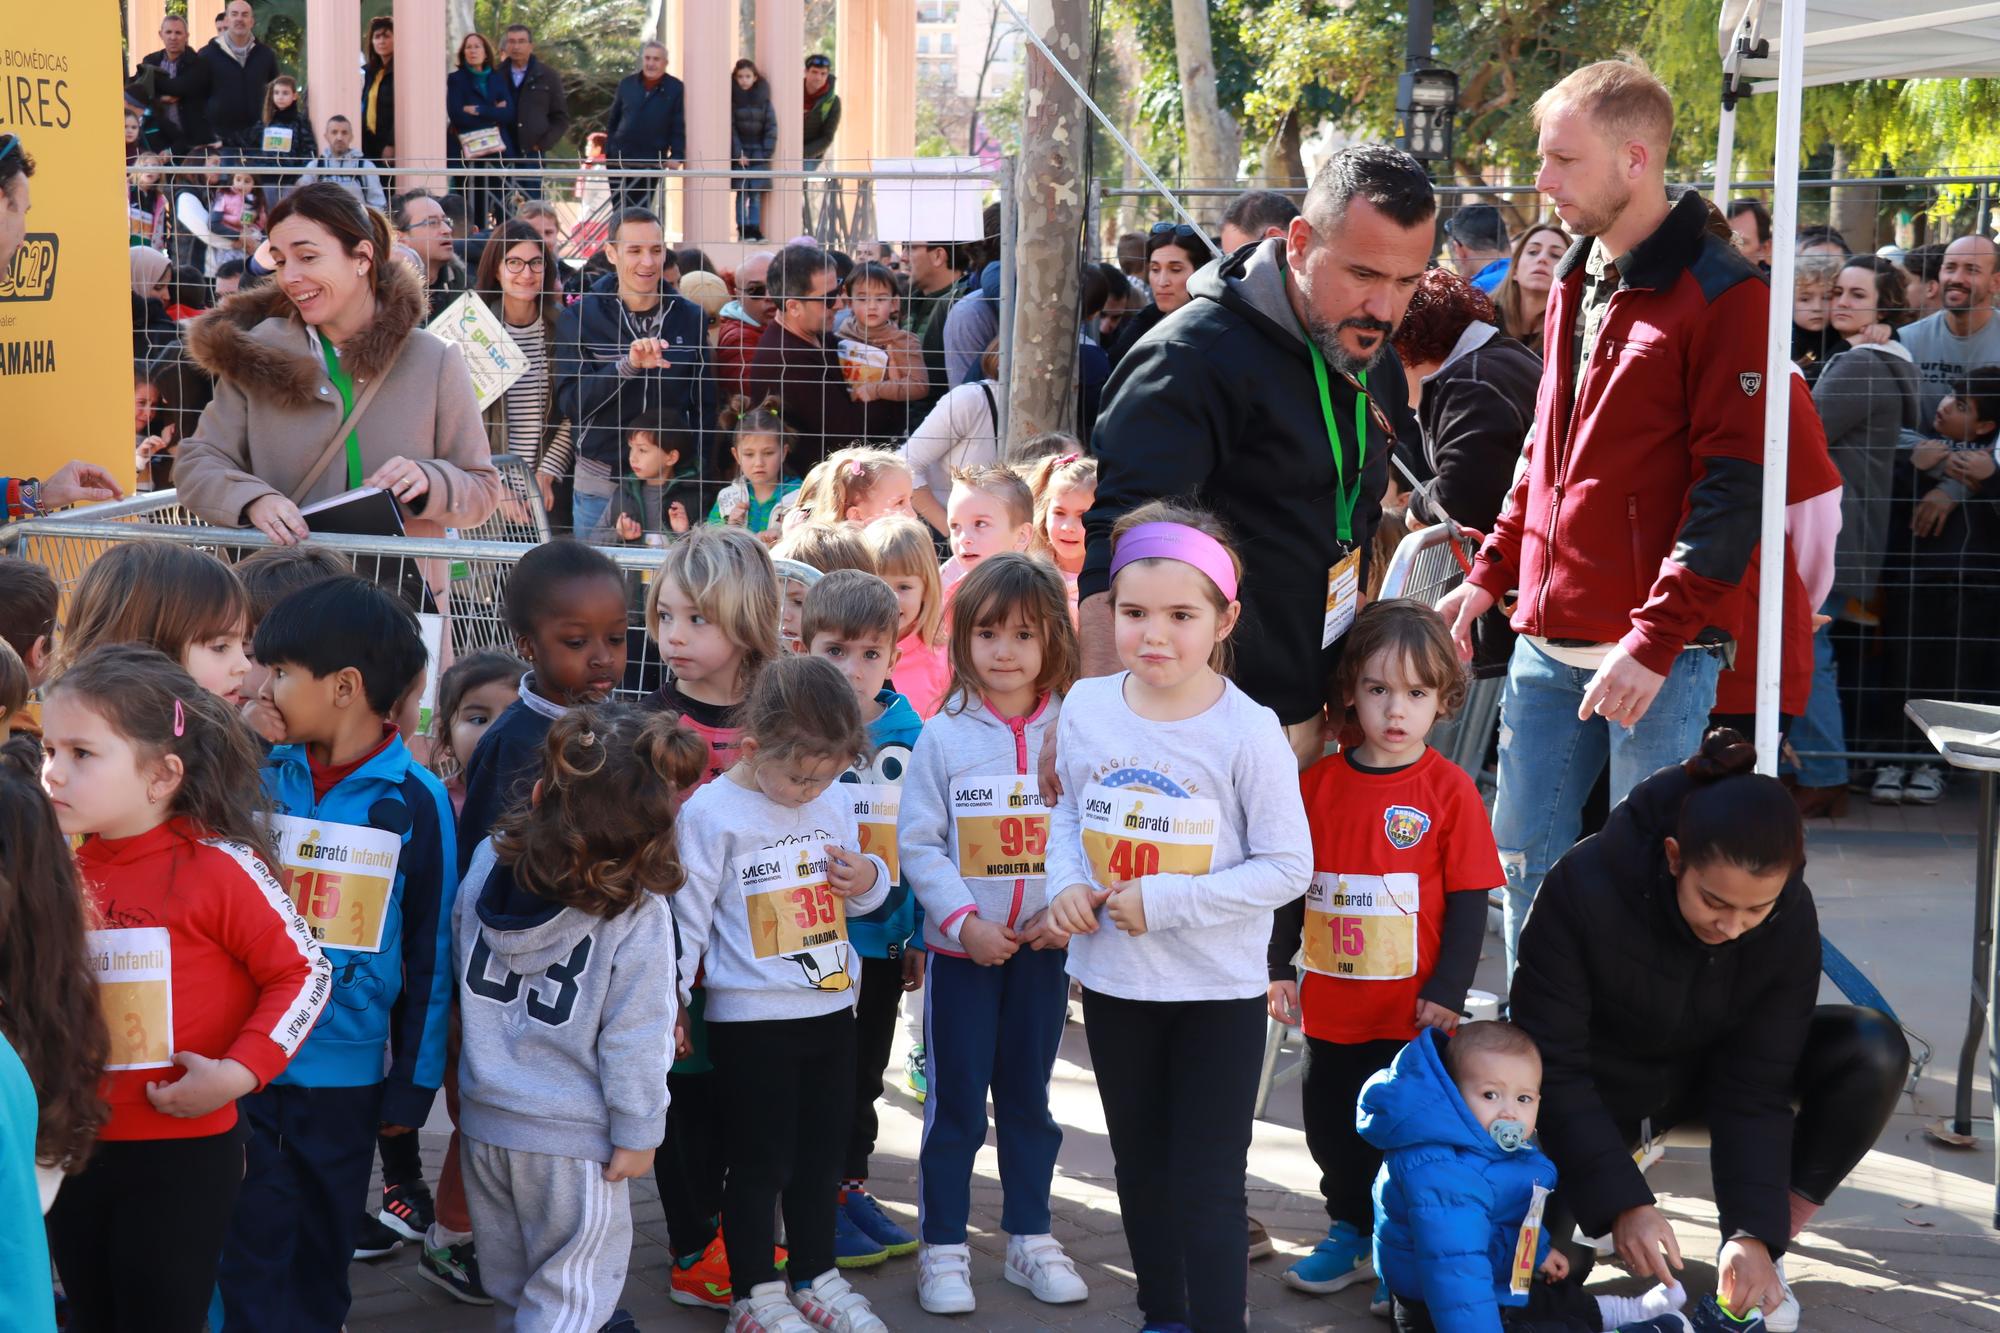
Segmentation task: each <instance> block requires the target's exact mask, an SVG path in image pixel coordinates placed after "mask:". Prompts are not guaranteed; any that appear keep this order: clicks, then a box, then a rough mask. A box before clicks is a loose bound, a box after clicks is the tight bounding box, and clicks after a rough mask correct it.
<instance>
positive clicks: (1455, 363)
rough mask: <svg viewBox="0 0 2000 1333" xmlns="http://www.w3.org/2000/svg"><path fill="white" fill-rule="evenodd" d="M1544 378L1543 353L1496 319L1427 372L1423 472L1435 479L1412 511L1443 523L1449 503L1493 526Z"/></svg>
mask: <svg viewBox="0 0 2000 1333" xmlns="http://www.w3.org/2000/svg"><path fill="white" fill-rule="evenodd" d="M1541 380H1542V359H1541V358H1540V357H1539V356H1536V355H1535V354H1534V353H1533V352H1531V351H1529V350H1528V349H1527V348H1525V347H1523V346H1522V345H1521V344H1520V343H1518V342H1515V341H1514V340H1513V339H1512V338H1509V337H1508V336H1507V335H1506V334H1504V333H1502V332H1501V331H1500V330H1499V329H1498V328H1496V327H1495V326H1494V325H1492V324H1487V323H1482V322H1480V321H1477V320H1475V321H1473V322H1472V323H1470V324H1468V325H1466V326H1465V331H1464V332H1463V333H1461V334H1460V335H1459V337H1458V342H1457V343H1456V344H1454V345H1453V347H1452V349H1451V351H1450V352H1448V353H1447V354H1446V355H1445V359H1444V361H1443V362H1442V363H1441V364H1440V365H1439V366H1438V368H1437V369H1436V370H1433V371H1432V372H1431V373H1430V374H1428V375H1426V376H1424V381H1423V383H1424V393H1423V397H1422V399H1421V400H1419V401H1418V403H1417V423H1418V425H1420V426H1422V427H1423V441H1424V457H1423V463H1424V466H1423V467H1422V468H1421V469H1419V470H1418V473H1417V475H1418V477H1419V478H1420V479H1422V480H1426V481H1431V483H1432V484H1431V485H1430V486H1429V487H1428V488H1426V490H1424V491H1423V492H1421V493H1419V494H1416V495H1413V496H1411V497H1410V512H1411V513H1413V514H1415V515H1416V516H1417V517H1419V518H1421V519H1422V520H1423V521H1424V522H1426V523H1439V522H1442V521H1443V520H1442V518H1440V516H1439V513H1438V510H1439V509H1442V510H1443V511H1444V513H1447V514H1450V515H1451V517H1452V519H1453V521H1455V522H1458V523H1462V524H1464V525H1465V526H1466V527H1468V528H1471V529H1473V530H1474V531H1476V532H1491V531H1493V520H1494V519H1495V518H1497V517H1499V514H1500V506H1501V505H1503V504H1505V503H1506V501H1507V492H1508V491H1509V490H1510V489H1512V488H1513V484H1514V465H1515V464H1516V463H1518V462H1520V461H1521V446H1522V444H1523V443H1524V442H1525V441H1526V440H1527V438H1528V431H1529V429H1530V428H1531V427H1532V426H1533V425H1534V424H1535V390H1536V387H1537V386H1538V385H1539V384H1540V383H1541ZM1433 479H1434V480H1433ZM1433 502H1435V503H1433Z"/></svg>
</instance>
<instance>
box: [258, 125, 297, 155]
mask: <svg viewBox="0 0 2000 1333" xmlns="http://www.w3.org/2000/svg"><path fill="white" fill-rule="evenodd" d="M264 151H265V152H267V153H289V152H291V151H292V127H291V126H289V125H266V126H265V127H264Z"/></svg>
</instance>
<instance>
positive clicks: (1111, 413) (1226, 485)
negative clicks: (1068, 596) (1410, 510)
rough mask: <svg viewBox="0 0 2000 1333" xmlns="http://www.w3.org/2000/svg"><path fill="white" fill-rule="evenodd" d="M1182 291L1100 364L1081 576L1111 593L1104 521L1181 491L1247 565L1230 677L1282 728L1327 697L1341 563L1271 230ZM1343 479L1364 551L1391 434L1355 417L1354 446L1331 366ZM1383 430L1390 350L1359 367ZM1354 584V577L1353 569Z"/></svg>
mask: <svg viewBox="0 0 2000 1333" xmlns="http://www.w3.org/2000/svg"><path fill="white" fill-rule="evenodd" d="M1188 293H1189V294H1190V295H1191V296H1192V297H1193V298H1194V299H1193V300H1191V301H1189V302H1188V303H1187V304H1186V305H1184V306H1182V307H1181V308H1180V309H1179V310H1176V311H1174V312H1173V313H1172V314H1171V315H1167V316H1165V317H1164V318H1162V319H1161V320H1160V322H1159V323H1158V324H1157V325H1156V326H1155V327H1154V328H1153V329H1152V330H1151V331H1150V332H1148V333H1146V334H1145V335H1144V336H1143V337H1141V338H1140V339H1139V340H1138V341H1137V342H1136V343H1134V344H1133V345H1132V347H1131V349H1130V350H1129V351H1127V352H1126V353H1125V355H1124V358H1123V359H1122V360H1120V361H1119V362H1118V365H1117V367H1116V369H1114V370H1113V371H1112V372H1111V381H1110V383H1109V384H1107V385H1106V386H1105V390H1104V410H1103V413H1102V414H1101V415H1100V416H1099V417H1098V419H1097V428H1096V430H1095V432H1094V433H1093V436H1092V439H1091V444H1092V447H1093V448H1094V449H1095V450H1096V452H1097V455H1098V460H1099V461H1098V466H1099V472H1098V482H1097V503H1096V504H1094V505H1092V506H1091V510H1090V513H1089V515H1088V517H1086V518H1085V520H1084V524H1085V528H1086V531H1087V532H1088V540H1089V553H1088V554H1087V555H1086V556H1085V558H1084V565H1083V575H1082V578H1081V580H1080V582H1079V585H1078V590H1079V592H1080V593H1081V595H1083V596H1085V597H1088V596H1091V595H1092V594H1094V593H1101V592H1104V591H1105V590H1106V589H1107V588H1108V587H1109V586H1110V582H1111V579H1110V574H1111V525H1112V524H1113V523H1115V522H1116V521H1117V520H1118V519H1119V518H1120V517H1122V516H1123V515H1124V514H1126V513H1127V512H1129V511H1130V510H1133V509H1136V508H1137V507H1138V506H1140V505H1141V504H1144V503H1145V502H1146V501H1148V500H1155V499H1162V498H1166V497H1172V496H1184V497H1185V496H1192V497H1193V498H1194V499H1195V500H1196V501H1198V502H1199V503H1200V504H1202V505H1203V506H1204V507H1206V508H1208V509H1210V510H1212V511H1213V512H1214V513H1215V514H1216V515H1217V516H1218V517H1219V518H1221V520H1222V521H1223V523H1224V524H1226V525H1227V526H1228V528H1229V531H1230V532H1231V534H1233V536H1234V539H1235V546H1236V551H1237V554H1238V556H1239V557H1240V558H1241V559H1242V561H1243V566H1244V571H1243V590H1242V601H1243V619H1242V623H1241V625H1240V626H1239V627H1238V629H1237V630H1236V634H1235V646H1236V673H1235V678H1236V683H1237V684H1238V685H1240V686H1242V687H1243V689H1244V691H1245V692H1246V693H1248V694H1249V696H1250V697H1251V698H1253V699H1255V700H1256V701H1257V702H1258V703H1261V704H1263V705H1265V706H1266V707H1268V708H1271V709H1274V710H1275V711H1276V712H1277V714H1278V720H1279V721H1281V722H1284V723H1286V724H1291V723H1295V722H1303V721H1305V720H1306V719H1307V718H1310V717H1312V716H1313V715H1314V714H1316V713H1317V712H1319V710H1320V708H1321V707H1322V706H1324V705H1325V703H1326V683H1327V677H1328V675H1329V674H1330V673H1331V672H1332V670H1333V668H1334V667H1335V666H1336V665H1337V664H1338V663H1339V660H1340V645H1339V643H1338V641H1336V642H1335V644H1334V646H1333V647H1332V648H1330V649H1322V648H1321V647H1320V630H1321V628H1322V625H1323V623H1324V621H1325V618H1326V580H1327V571H1328V570H1330V569H1331V568H1332V567H1333V566H1334V565H1335V564H1337V563H1339V561H1340V560H1341V559H1342V558H1343V557H1344V555H1345V553H1346V551H1345V548H1343V546H1342V545H1341V543H1340V540H1339V537H1338V536H1337V534H1336V527H1335V507H1336V501H1335V498H1334V484H1335V480H1334V475H1335V474H1334V463H1333V454H1332V450H1331V447H1330V445H1329V443H1328V440H1327V432H1326V423H1325V421H1324V419H1323V418H1322V416H1321V414H1320V405H1319V391H1318V389H1317V388H1316V387H1315V385H1314V379H1313V364H1312V357H1311V355H1310V353H1309V352H1308V351H1307V349H1306V343H1305V339H1304V337H1303V335H1302V334H1301V332H1300V330H1299V324H1298V320H1297V318H1296V317H1295V316H1294V315H1293V313H1292V308H1291V304H1290V302H1289V301H1288V300H1287V298H1286V296H1285V276H1284V245H1283V242H1282V241H1281V240H1278V239H1276V238H1273V239H1271V240H1269V241H1266V242H1264V243H1262V244H1260V245H1257V246H1254V247H1247V246H1246V247H1245V248H1244V249H1242V250H1240V251H1238V252H1237V253H1236V254H1234V255H1231V256H1228V257H1227V258H1225V259H1222V260H1220V261H1218V262H1216V263H1211V264H1209V265H1208V266H1207V267H1205V268H1203V269H1202V270H1200V271H1199V272H1198V273H1196V274H1195V275H1194V276H1193V277H1192V278H1190V279H1189V280H1188ZM1328 380H1329V385H1330V388H1331V393H1332V401H1333V413H1334V418H1335V420H1336V421H1337V422H1339V423H1340V431H1341V457H1342V458H1343V460H1344V466H1345V469H1346V476H1347V481H1348V484H1349V485H1350V486H1352V485H1354V484H1355V481H1356V479H1357V477H1358V478H1359V482H1360V488H1361V490H1360V496H1359V499H1358V501H1357V502H1356V504H1355V507H1354V526H1353V536H1354V541H1355V544H1357V545H1359V546H1360V547H1361V549H1362V551H1363V556H1362V560H1363V566H1362V572H1363V574H1364V576H1365V574H1366V572H1367V565H1366V561H1367V558H1368V557H1367V555H1366V552H1367V549H1368V544H1369V540H1370V539H1371V538H1372V537H1373V536H1374V535H1375V527H1376V525H1377V524H1378V523H1379V522H1380V521H1381V518H1382V492H1383V490H1384V489H1385V488H1386V486H1387V485H1388V481H1389V449H1390V445H1391V440H1390V437H1389V432H1386V431H1384V430H1383V429H1382V427H1381V425H1380V423H1379V422H1378V421H1377V420H1376V415H1377V414H1376V413H1372V412H1371V413H1369V414H1368V415H1367V427H1366V434H1367V436H1368V439H1367V445H1366V452H1365V454H1360V455H1359V456H1357V449H1356V441H1355V440H1354V439H1353V434H1354V430H1353V422H1354V390H1353V388H1352V387H1350V386H1349V384H1348V383H1347V381H1346V380H1345V379H1344V378H1342V377H1341V376H1340V375H1338V374H1331V373H1330V374H1329V377H1328ZM1368 393H1369V397H1370V398H1371V399H1373V400H1374V403H1375V406H1376V407H1377V408H1379V409H1380V410H1381V412H1380V414H1381V415H1382V416H1385V417H1386V418H1387V419H1388V421H1390V422H1391V423H1393V422H1396V421H1399V420H1402V419H1403V418H1404V417H1406V416H1407V415H1408V413H1409V407H1408V403H1407V399H1408V396H1409V390H1408V386H1407V385H1406V383H1405V382H1404V378H1403V367H1402V363H1401V362H1399V361H1397V359H1396V354H1395V352H1394V351H1393V350H1385V351H1384V352H1383V355H1382V360H1381V361H1380V362H1379V363H1378V364H1377V365H1376V366H1375V368H1374V369H1373V370H1372V371H1370V372H1369V373H1368ZM1363 581H1364V582H1365V581H1366V580H1365V577H1364V580H1363Z"/></svg>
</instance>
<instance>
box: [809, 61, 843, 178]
mask: <svg viewBox="0 0 2000 1333" xmlns="http://www.w3.org/2000/svg"><path fill="white" fill-rule="evenodd" d="M839 128H840V94H839V93H837V92H835V91H834V78H833V75H831V74H829V75H827V76H826V87H824V88H822V89H820V92H819V96H818V97H811V96H808V97H807V99H806V118H805V122H804V124H803V125H802V127H801V130H800V142H801V143H802V144H803V145H804V147H803V148H802V149H801V153H800V155H801V156H802V157H804V158H805V159H806V160H807V161H810V162H817V161H819V160H820V159H821V158H823V157H825V156H826V150H827V149H829V148H831V147H833V134H834V131H835V130H838V129H839Z"/></svg>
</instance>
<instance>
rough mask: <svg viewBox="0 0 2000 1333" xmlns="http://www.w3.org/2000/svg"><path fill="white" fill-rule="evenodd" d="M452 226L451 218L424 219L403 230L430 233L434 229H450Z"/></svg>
mask: <svg viewBox="0 0 2000 1333" xmlns="http://www.w3.org/2000/svg"><path fill="white" fill-rule="evenodd" d="M450 225H451V219H450V218H424V219H423V220H421V221H419V222H412V223H411V224H410V225H409V226H407V227H405V228H403V230H404V231H429V230H430V229H431V228H433V227H449V226H450Z"/></svg>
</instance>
